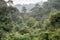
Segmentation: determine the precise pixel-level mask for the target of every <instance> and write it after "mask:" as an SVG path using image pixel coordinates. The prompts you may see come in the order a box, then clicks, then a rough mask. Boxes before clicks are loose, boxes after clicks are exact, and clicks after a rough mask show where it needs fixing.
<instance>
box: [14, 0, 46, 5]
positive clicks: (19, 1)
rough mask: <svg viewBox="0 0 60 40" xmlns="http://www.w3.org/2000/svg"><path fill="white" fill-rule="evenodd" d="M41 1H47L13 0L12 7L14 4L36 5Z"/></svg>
mask: <svg viewBox="0 0 60 40" xmlns="http://www.w3.org/2000/svg"><path fill="white" fill-rule="evenodd" d="M41 1H47V0H13V2H14V5H15V4H30V3H37V2H41Z"/></svg>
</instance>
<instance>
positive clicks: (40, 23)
mask: <svg viewBox="0 0 60 40" xmlns="http://www.w3.org/2000/svg"><path fill="white" fill-rule="evenodd" d="M8 2H9V3H10V4H9V6H8V5H7V3H6V2H5V1H4V0H0V40H60V10H59V9H60V5H59V4H60V1H59V0H48V2H44V4H43V5H42V6H40V5H39V4H36V5H35V7H33V8H32V9H31V10H30V11H28V10H27V9H26V8H25V7H24V6H23V8H22V12H19V11H18V9H17V8H15V7H13V6H12V5H11V3H13V2H12V1H11V0H9V1H8ZM27 11H28V12H27Z"/></svg>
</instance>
